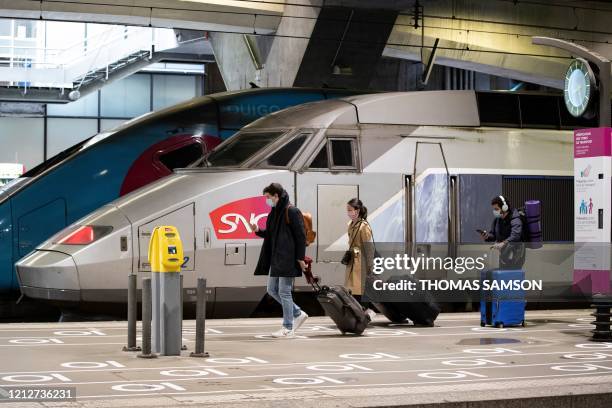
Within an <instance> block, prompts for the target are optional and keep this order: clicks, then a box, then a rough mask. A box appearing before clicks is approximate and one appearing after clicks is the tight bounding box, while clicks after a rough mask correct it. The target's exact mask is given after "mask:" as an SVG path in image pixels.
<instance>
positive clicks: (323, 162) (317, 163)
mask: <svg viewBox="0 0 612 408" xmlns="http://www.w3.org/2000/svg"><path fill="white" fill-rule="evenodd" d="M309 168H311V169H328V168H329V160H328V158H327V143H326V144H325V145H324V146H323V147H322V148H321V150H319V153H318V154H317V156H316V157H315V158H314V160H313V161H312V163H310V166H309Z"/></svg>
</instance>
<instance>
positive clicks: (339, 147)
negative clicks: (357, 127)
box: [331, 139, 355, 167]
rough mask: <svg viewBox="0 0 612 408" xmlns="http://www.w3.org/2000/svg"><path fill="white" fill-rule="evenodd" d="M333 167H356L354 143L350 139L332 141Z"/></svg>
mask: <svg viewBox="0 0 612 408" xmlns="http://www.w3.org/2000/svg"><path fill="white" fill-rule="evenodd" d="M331 152H332V165H333V167H355V161H354V160H353V141H352V140H350V139H335V140H334V139H332V140H331Z"/></svg>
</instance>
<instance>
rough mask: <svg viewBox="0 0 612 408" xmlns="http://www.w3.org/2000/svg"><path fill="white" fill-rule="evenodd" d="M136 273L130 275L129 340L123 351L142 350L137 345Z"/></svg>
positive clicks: (128, 304) (128, 303)
mask: <svg viewBox="0 0 612 408" xmlns="http://www.w3.org/2000/svg"><path fill="white" fill-rule="evenodd" d="M136 279H137V275H136V274H130V275H129V276H128V302H127V306H128V313H127V314H128V340H127V346H126V347H123V351H140V350H141V348H140V347H138V346H137V345H136V321H137V312H138V298H137V296H136V293H137V292H136V291H137V289H136V282H137V281H136Z"/></svg>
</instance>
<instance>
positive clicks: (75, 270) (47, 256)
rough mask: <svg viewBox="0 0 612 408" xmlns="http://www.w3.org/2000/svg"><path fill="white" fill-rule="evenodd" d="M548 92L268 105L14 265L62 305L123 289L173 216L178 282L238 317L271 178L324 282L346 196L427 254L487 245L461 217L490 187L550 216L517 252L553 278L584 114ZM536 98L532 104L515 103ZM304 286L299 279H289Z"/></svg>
mask: <svg viewBox="0 0 612 408" xmlns="http://www.w3.org/2000/svg"><path fill="white" fill-rule="evenodd" d="M559 103H562V99H561V98H560V97H558V96H541V95H529V94H526V95H516V94H496V93H476V92H474V91H431V92H408V93H389V94H375V95H362V96H353V97H347V98H342V99H336V100H328V101H320V102H313V103H308V104H305V105H301V106H297V107H293V108H288V109H285V110H283V111H279V112H275V113H272V114H270V115H268V116H266V117H264V118H261V119H259V120H257V121H255V122H254V123H252V124H250V125H248V126H246V127H244V128H243V129H242V130H241V131H240V132H239V133H237V134H236V135H235V136H234V137H233V138H231V139H229V140H227V141H225V142H224V143H222V144H220V145H219V146H217V147H216V148H215V149H214V150H213V151H212V152H211V153H210V154H208V155H207V156H205V158H204V159H203V160H201V161H200V162H199V163H198V164H197V165H194V166H191V167H190V168H186V169H180V170H175V174H173V175H172V176H169V177H166V178H165V179H163V180H159V181H157V182H154V183H152V184H150V185H148V186H146V187H144V188H141V189H139V190H137V191H134V192H132V193H130V194H128V195H126V196H124V197H121V198H119V199H117V200H115V201H114V202H112V203H109V204H108V205H105V206H103V207H101V208H100V209H98V210H97V211H94V212H93V213H91V214H89V215H87V216H86V217H84V218H82V219H80V220H79V221H78V222H76V223H74V224H73V225H71V226H70V227H69V228H67V229H65V230H63V231H61V232H60V233H58V234H57V235H55V236H54V237H52V238H51V239H49V240H48V241H46V242H45V243H43V244H42V245H40V246H39V247H38V248H37V249H36V251H34V252H33V253H31V254H30V255H28V256H27V257H25V258H24V259H22V260H21V261H19V262H18V263H17V271H18V278H19V282H20V286H21V290H22V293H24V294H25V295H26V296H30V297H34V298H38V299H48V300H53V301H58V302H68V303H70V302H125V299H126V287H127V278H128V275H129V274H131V273H135V274H138V275H139V277H144V276H147V275H148V274H150V265H149V264H148V262H147V248H148V243H149V239H150V235H151V231H152V230H153V228H154V227H155V226H157V225H174V226H176V227H178V229H179V231H180V235H181V238H182V240H183V245H184V251H185V263H184V265H183V270H182V273H183V275H184V283H185V287H186V288H193V287H194V285H195V283H196V278H197V277H199V276H204V277H206V278H207V283H208V288H209V289H210V294H209V298H208V299H209V302H211V303H213V304H214V305H213V310H212V314H213V315H214V316H227V315H233V316H238V315H243V316H245V315H246V316H248V315H250V314H251V313H253V311H254V310H255V309H256V307H257V305H258V304H259V303H260V301H262V299H263V298H264V296H265V284H266V278H265V277H261V276H253V271H254V268H255V265H256V262H257V259H258V255H259V252H260V248H261V240H260V239H258V238H257V237H256V236H255V235H254V233H253V231H252V230H251V228H250V227H249V224H250V222H253V221H255V222H258V223H259V225H260V226H263V225H264V223H265V217H266V215H267V213H268V211H269V208H268V207H267V206H266V204H265V199H264V197H263V196H262V189H263V188H264V187H265V186H267V185H268V184H270V183H271V182H279V183H281V184H282V185H283V186H284V187H285V188H286V189H287V191H288V192H289V195H290V197H291V200H292V202H293V203H295V205H297V206H298V207H299V208H301V209H302V210H303V211H308V212H310V213H312V214H313V225H314V228H315V230H316V231H317V237H316V242H315V243H314V244H313V245H310V246H309V247H308V248H307V254H308V255H309V256H311V257H312V258H313V259H314V260H315V265H314V269H315V271H316V273H318V274H319V275H320V276H321V277H322V279H323V282H324V283H325V284H341V283H342V282H343V276H344V268H345V267H344V265H342V264H341V263H340V262H339V261H340V259H341V257H342V254H343V252H344V250H345V249H346V246H347V244H348V243H347V238H346V228H347V221H348V220H347V219H346V206H345V205H346V202H347V201H348V200H349V199H350V198H352V197H357V196H358V197H360V199H361V200H362V201H363V202H364V204H365V205H366V206H367V207H368V208H369V210H370V216H369V220H370V222H371V225H372V227H373V230H374V235H375V241H376V242H377V243H383V242H388V243H393V242H395V243H398V242H412V243H414V242H416V243H418V244H419V251H421V252H422V253H430V254H433V253H435V252H436V251H437V250H438V249H439V248H438V249H436V248H437V247H436V245H437V244H438V243H444V251H446V250H447V249H448V248H447V244H448V246H450V245H452V246H453V248H452V250H453V251H455V254H469V253H473V252H474V251H476V252H482V251H485V252H486V250H487V249H486V248H487V247H485V246H484V245H482V244H481V245H478V242H479V237H478V234H477V233H476V232H475V230H476V229H477V228H483V227H484V228H483V229H487V228H486V227H488V226H490V225H491V220H492V214H491V207H490V200H491V198H492V197H494V196H495V195H498V194H504V195H505V196H506V197H507V198H508V199H509V200H511V201H513V202H516V203H517V204H518V203H519V201H520V200H525V199H529V198H538V197H540V198H541V199H542V201H543V205H544V212H545V213H546V215H547V216H549V217H552V218H546V217H545V219H544V229H545V239H546V241H547V243H546V245H545V247H544V248H542V249H539V250H537V251H533V252H530V255H529V256H528V265H527V270H531V271H536V270H537V271H548V268H552V269H551V270H552V273H554V279H553V280H554V282H557V283H559V285H558V287H559V288H561V289H560V290H566V289H567V288H566V287H565V286H563V285H564V284H565V283H564V282H566V281H569V282H571V270H572V265H571V263H572V261H571V256H568V253H569V254H571V247H572V243H571V241H572V239H573V235H572V234H573V223H572V218H569V219H567V220H566V221H567V222H566V223H564V224H567V226H563V225H561V226H559V225H557V224H561V223H560V222H559V219H558V217H572V214H573V213H572V205H573V204H572V203H573V200H572V196H571V194H573V188H572V187H571V186H572V174H573V173H572V169H573V164H572V163H573V155H572V140H573V139H572V131H571V130H570V129H571V128H573V127H588V126H589V123H578V122H576V121H575V120H573V119H571V118H569V117H567V116H563V115H562V114H560V112H561V109H559ZM534 105H535V106H540V107H541V108H542V109H543V110H542V112H543V114H542V115H540V116H541V117H540V116H538V115H534V114H533V113H532V112H523V111H521V109H524V108H525V107H527V106H534ZM521 107H522V108H521ZM552 107H554V109H552ZM513 113H514V114H515V115H513ZM546 114H550V115H551V116H550V117H548V116H546ZM560 128H564V129H565V130H559V129H560ZM568 186H570V187H569V188H568ZM538 194H540V196H537V195H538ZM568 202H569V207H568V206H567V205H566V204H567V203H568ZM564 211H566V212H567V213H565V212H564ZM551 219H552V222H551V221H550V220H551ZM555 225H556V226H555ZM568 228H569V229H568ZM546 233H547V234H548V235H546ZM551 234H552V235H551ZM568 234H569V235H568ZM83 237H87V239H86V240H84V239H83ZM438 246H439V245H438ZM568 251H569V252H568ZM445 253H446V252H445ZM534 273H535V272H534ZM546 273H548V272H546ZM551 288H552V286H551ZM308 289H309V288H307V287H306V283H305V282H304V281H298V283H297V284H296V290H298V291H299V290H308ZM186 299H187V298H186Z"/></svg>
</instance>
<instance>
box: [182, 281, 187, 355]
mask: <svg viewBox="0 0 612 408" xmlns="http://www.w3.org/2000/svg"><path fill="white" fill-rule="evenodd" d="M180 285H181V300H180V302H181V305H180V307H181V311H180V314H181V336H182V335H183V274H182V273H181V283H180ZM182 340H183V339H182V338H181V341H182ZM181 350H187V346H186V345H184V344H183V345H182V346H181Z"/></svg>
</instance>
